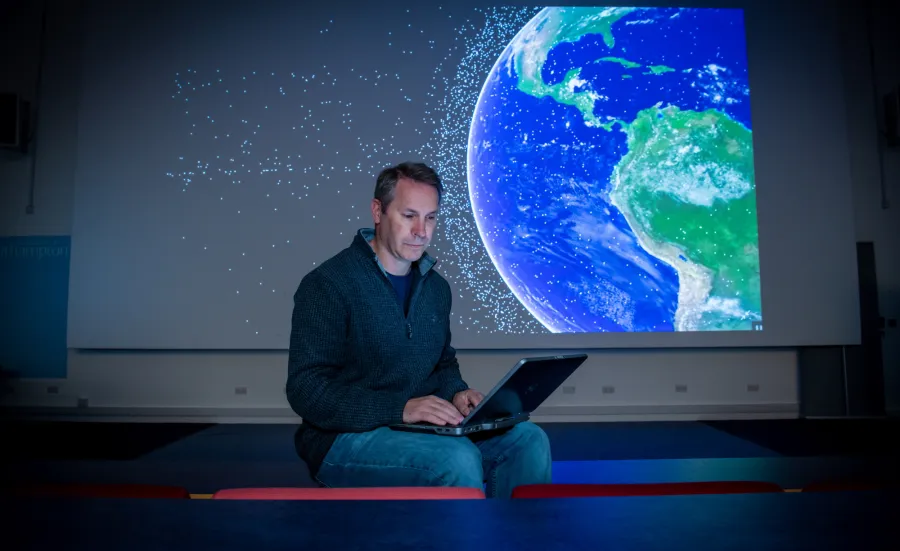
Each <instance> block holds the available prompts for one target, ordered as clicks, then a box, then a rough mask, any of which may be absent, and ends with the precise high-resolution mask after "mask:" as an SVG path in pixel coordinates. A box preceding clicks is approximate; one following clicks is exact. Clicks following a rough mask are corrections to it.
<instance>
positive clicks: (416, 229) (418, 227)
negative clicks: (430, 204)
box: [413, 218, 425, 237]
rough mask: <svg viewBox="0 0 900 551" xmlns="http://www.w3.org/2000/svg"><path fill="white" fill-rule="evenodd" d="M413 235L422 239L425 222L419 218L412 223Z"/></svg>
mask: <svg viewBox="0 0 900 551" xmlns="http://www.w3.org/2000/svg"><path fill="white" fill-rule="evenodd" d="M413 234H414V235H417V236H422V237H424V236H425V222H423V221H422V219H421V218H416V221H415V222H413Z"/></svg>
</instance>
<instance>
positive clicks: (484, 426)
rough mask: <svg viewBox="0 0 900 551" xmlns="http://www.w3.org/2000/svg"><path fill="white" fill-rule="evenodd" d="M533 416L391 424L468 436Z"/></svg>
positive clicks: (396, 428)
mask: <svg viewBox="0 0 900 551" xmlns="http://www.w3.org/2000/svg"><path fill="white" fill-rule="evenodd" d="M530 417H531V416H530V415H529V414H527V413H521V414H519V415H512V416H510V417H502V418H500V419H492V420H490V421H478V422H476V423H472V424H471V425H462V426H453V425H449V426H448V425H443V426H442V425H434V424H432V423H404V424H401V425H390V428H391V429H393V430H401V431H407V432H421V433H426V434H439V435H441V436H467V435H469V434H474V433H476V432H485V431H491V430H500V429H505V428H507V427H511V426H513V425H517V424H519V423H521V422H523V421H527V420H528V419H529V418H530Z"/></svg>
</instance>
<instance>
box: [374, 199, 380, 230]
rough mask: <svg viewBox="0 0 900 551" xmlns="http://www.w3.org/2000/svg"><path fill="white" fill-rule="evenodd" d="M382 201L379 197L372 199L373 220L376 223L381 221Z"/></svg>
mask: <svg viewBox="0 0 900 551" xmlns="http://www.w3.org/2000/svg"><path fill="white" fill-rule="evenodd" d="M381 215H382V212H381V201H379V200H378V199H372V221H373V222H375V223H376V224H380V223H381Z"/></svg>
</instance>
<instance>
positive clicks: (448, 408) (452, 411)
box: [432, 402, 462, 425]
mask: <svg viewBox="0 0 900 551" xmlns="http://www.w3.org/2000/svg"><path fill="white" fill-rule="evenodd" d="M432 412H433V413H434V414H435V415H437V416H439V417H440V418H441V419H443V420H444V421H446V422H447V423H450V424H452V425H455V424H457V423H459V422H460V421H462V417H461V415H460V412H459V410H457V409H456V406H454V405H453V404H451V403H449V402H447V403H446V405H445V404H440V403H438V404H435V407H434V409H432Z"/></svg>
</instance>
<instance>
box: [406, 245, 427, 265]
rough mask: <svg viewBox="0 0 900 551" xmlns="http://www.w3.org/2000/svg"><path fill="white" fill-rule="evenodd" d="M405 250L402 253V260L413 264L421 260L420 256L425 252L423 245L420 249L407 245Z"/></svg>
mask: <svg viewBox="0 0 900 551" xmlns="http://www.w3.org/2000/svg"><path fill="white" fill-rule="evenodd" d="M405 249H406V250H405V251H404V252H405V254H404V255H403V258H405V259H406V260H409V261H410V262H414V261H416V260H419V259H420V258H422V254H423V253H424V252H425V245H422V246H420V247H413V246H411V245H407V246H406V247H405Z"/></svg>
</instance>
